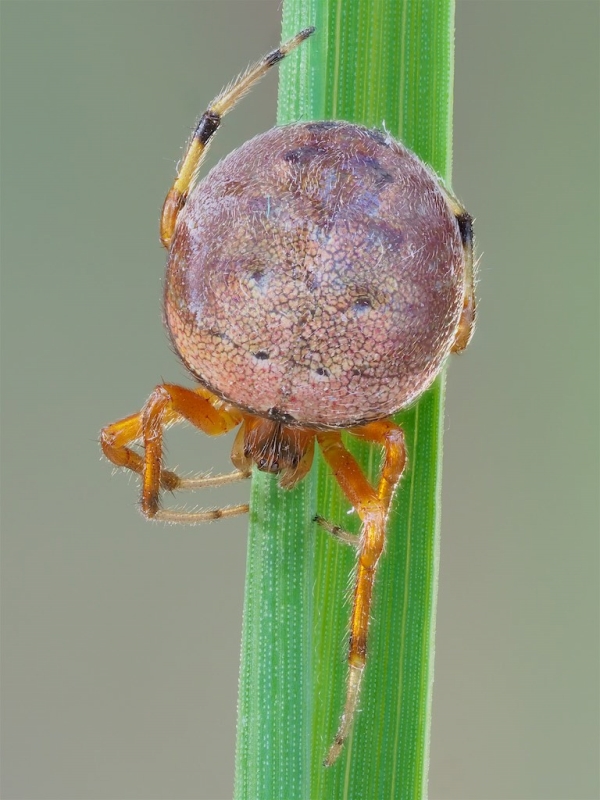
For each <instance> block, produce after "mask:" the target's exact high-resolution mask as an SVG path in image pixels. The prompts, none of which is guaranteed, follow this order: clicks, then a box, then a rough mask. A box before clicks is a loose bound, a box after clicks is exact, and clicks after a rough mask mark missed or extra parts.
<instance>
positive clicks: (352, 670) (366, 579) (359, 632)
mask: <svg viewBox="0 0 600 800" xmlns="http://www.w3.org/2000/svg"><path fill="white" fill-rule="evenodd" d="M351 433H353V434H354V435H355V436H358V437H359V438H361V439H364V440H365V441H368V442H373V443H375V444H379V445H381V446H382V447H383V448H384V459H383V465H382V468H381V474H380V476H379V481H378V483H377V488H376V489H374V488H373V487H372V486H371V485H370V483H369V482H368V481H367V479H366V478H365V476H364V475H363V473H362V471H361V469H360V467H359V465H358V463H357V462H356V461H355V459H354V458H353V457H352V456H351V455H350V453H349V452H348V451H347V450H346V448H345V447H344V445H343V443H342V440H341V436H340V434H339V433H338V432H331V433H329V432H328V433H323V434H318V436H317V440H318V442H319V445H320V447H321V450H322V452H323V456H324V458H325V460H326V462H327V463H328V464H329V466H330V468H331V470H332V472H333V474H334V476H335V479H336V480H337V482H338V483H339V485H340V487H341V489H342V491H343V492H344V494H345V495H346V497H347V498H348V500H349V501H350V502H351V503H352V505H353V506H354V508H355V509H356V511H357V513H358V515H359V516H360V518H361V520H362V523H363V525H362V531H361V536H360V542H359V546H358V565H357V570H356V576H355V580H354V603H353V607H352V616H351V618H350V645H349V651H348V679H347V685H346V701H345V704H344V711H343V713H342V717H341V720H340V725H339V728H338V731H337V733H336V736H335V739H334V741H333V744H332V745H331V748H330V750H329V753H328V754H327V757H326V759H325V766H331V764H333V763H334V761H335V760H336V759H337V757H338V756H339V754H340V752H341V750H342V747H343V745H344V742H345V741H346V739H347V738H348V735H349V733H350V730H351V728H352V722H353V719H354V715H355V712H356V707H357V704H358V697H359V693H360V685H361V680H362V674H363V670H364V667H365V662H366V655H367V632H368V627H369V618H370V614H371V601H372V591H373V583H374V581H375V575H376V572H377V565H378V562H379V557H380V556H381V553H382V552H383V548H384V544H385V531H386V525H387V518H388V514H389V509H390V504H391V501H392V497H393V495H394V491H395V489H396V486H397V485H398V482H399V480H400V478H401V476H402V473H403V471H404V467H405V464H406V448H405V444H404V433H403V432H402V429H401V428H400V427H399V426H398V425H396V424H394V423H393V422H390V421H387V420H380V421H377V422H371V423H368V424H367V425H364V426H362V427H360V428H353V429H352V430H351Z"/></svg>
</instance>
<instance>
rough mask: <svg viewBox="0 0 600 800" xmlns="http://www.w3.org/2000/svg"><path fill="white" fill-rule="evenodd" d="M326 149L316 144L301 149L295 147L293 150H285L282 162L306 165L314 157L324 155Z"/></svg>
mask: <svg viewBox="0 0 600 800" xmlns="http://www.w3.org/2000/svg"><path fill="white" fill-rule="evenodd" d="M326 150H327V148H325V147H322V146H320V145H318V144H306V145H303V146H302V147H296V148H294V149H293V150H287V151H286V152H285V153H284V154H283V160H284V161H287V162H288V163H289V164H307V163H309V162H310V161H312V160H313V159H314V158H315V157H316V156H319V155H322V154H323V153H325V152H326Z"/></svg>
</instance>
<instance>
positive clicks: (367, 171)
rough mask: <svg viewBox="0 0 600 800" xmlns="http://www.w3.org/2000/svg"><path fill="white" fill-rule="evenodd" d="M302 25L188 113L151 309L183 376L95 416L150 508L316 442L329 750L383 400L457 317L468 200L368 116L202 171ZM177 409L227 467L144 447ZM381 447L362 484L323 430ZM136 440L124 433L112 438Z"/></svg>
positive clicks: (285, 132) (250, 149) (384, 482)
mask: <svg viewBox="0 0 600 800" xmlns="http://www.w3.org/2000/svg"><path fill="white" fill-rule="evenodd" d="M313 31H314V28H307V29H306V30H303V31H301V32H300V33H299V34H298V35H297V36H295V37H294V38H293V39H291V40H290V41H289V42H287V43H285V44H282V45H281V47H279V48H278V49H277V50H274V51H273V52H272V53H269V54H268V55H267V56H265V57H264V58H263V59H262V60H261V61H259V62H258V63H257V64H255V65H254V66H252V67H251V68H249V69H248V70H247V71H246V72H245V73H244V74H243V75H241V76H240V77H239V78H238V79H237V80H236V81H234V83H232V84H231V85H230V86H229V87H227V88H226V89H225V90H224V91H223V92H222V93H221V94H220V95H219V96H218V97H217V98H216V99H215V100H214V101H213V102H212V103H211V104H210V106H209V107H208V109H207V110H206V111H205V112H204V114H203V115H202V117H201V119H200V121H199V123H198V125H197V127H196V128H195V131H194V134H193V136H192V139H191V141H190V144H189V146H188V150H187V153H186V156H185V158H184V160H183V162H182V164H181V167H180V169H179V174H178V176H177V179H176V181H175V183H174V184H173V187H172V189H171V190H170V191H169V193H168V195H167V198H166V201H165V204H164V207H163V212H162V219H161V228H160V238H161V241H162V243H163V245H164V246H165V247H166V248H167V250H168V251H169V258H168V265H167V277H166V284H165V318H166V324H167V327H168V329H169V333H170V336H171V339H172V342H173V345H174V347H175V350H176V351H177V353H178V354H179V356H180V358H181V360H182V361H183V363H184V364H185V366H186V367H187V369H188V370H189V372H190V373H191V374H192V375H193V377H194V378H195V379H196V380H197V381H198V382H199V384H200V386H198V387H196V388H194V389H185V388H183V387H181V386H174V385H172V384H161V385H160V386H157V388H156V389H155V390H154V391H153V392H152V394H151V395H150V398H149V399H148V401H147V403H146V405H145V406H144V408H143V409H142V411H140V412H139V413H138V414H134V415H132V416H130V417H126V418H125V419H122V420H120V421H119V422H115V423H113V424H112V425H108V426H107V427H106V428H104V430H103V431H102V434H101V442H102V449H103V451H104V453H105V455H106V456H107V457H108V458H109V459H110V460H111V461H112V462H113V463H114V464H116V465H117V466H120V467H127V468H128V469H131V470H133V471H134V472H137V473H139V474H140V475H141V476H142V498H141V509H142V512H143V513H144V514H145V515H146V516H147V517H152V518H154V519H159V520H164V521H166V522H184V523H186V522H187V523H195V522H204V521H208V520H213V519H218V518H220V517H224V516H230V515H235V514H243V513H244V512H246V511H247V510H248V506H247V505H239V506H233V507H229V508H225V509H216V510H213V511H201V512H198V513H191V512H190V513H187V512H185V511H175V510H168V509H164V508H161V506H160V502H159V496H160V491H161V489H169V490H174V489H197V488H201V487H204V486H209V485H218V484H224V483H227V482H230V481H236V480H239V479H242V478H245V477H247V476H248V475H249V473H250V469H251V467H252V466H253V465H256V466H257V467H258V469H260V470H263V471H266V472H271V473H274V474H277V475H279V483H280V485H281V486H282V487H283V488H286V489H287V488H290V487H292V486H294V485H295V484H297V483H298V481H300V480H302V478H304V476H305V475H306V474H307V473H308V471H309V469H310V467H311V463H312V460H313V453H314V448H315V443H316V444H317V445H318V446H319V447H320V449H321V452H322V454H323V457H324V459H325V461H326V463H327V464H328V465H329V467H330V468H331V470H332V472H333V474H334V476H335V478H336V480H337V482H338V484H339V486H340V488H341V490H342V492H343V493H344V495H345V496H346V497H347V499H348V500H349V501H350V504H351V505H352V506H353V508H354V509H355V510H356V513H357V514H358V515H359V517H360V519H361V522H362V530H361V534H360V536H358V537H355V538H354V537H351V536H350V534H346V533H345V532H343V531H341V530H340V529H339V528H338V527H337V526H335V525H332V524H330V523H327V522H325V521H324V520H322V519H321V518H320V517H317V518H316V519H317V521H318V522H320V524H322V525H323V527H324V528H325V529H326V530H328V531H329V532H330V533H331V534H333V535H334V536H336V537H337V538H339V539H342V540H344V541H346V542H348V541H350V542H351V543H352V544H353V545H354V546H355V547H356V550H357V553H358V564H357V570H356V576H355V580H354V603H353V608H352V616H351V621H350V645H349V655H348V681H347V690H346V700H345V706H344V710H343V713H342V717H341V722H340V726H339V730H338V733H337V735H336V737H335V740H334V743H333V745H332V746H331V749H330V751H329V754H328V756H327V759H326V762H325V763H326V764H332V763H333V762H334V761H335V759H336V758H337V756H338V755H339V753H340V751H341V749H342V746H343V744H344V741H345V739H346V738H347V736H348V733H349V731H350V728H351V725H352V720H353V717H354V714H355V710H356V706H357V701H358V696H359V690H360V683H361V677H362V674H363V669H364V666H365V660H366V650H367V630H368V626H369V616H370V607H371V592H372V587H373V582H374V579H375V574H376V570H377V563H378V561H379V557H380V555H381V553H382V551H383V546H384V541H385V533H386V523H387V518H388V511H389V508H390V503H391V500H392V497H393V494H394V491H395V489H396V486H397V485H398V482H399V480H400V478H401V476H402V472H403V470H404V466H405V463H406V452H405V446H404V435H403V433H402V430H401V428H400V427H399V426H398V425H397V424H395V423H394V422H392V421H391V420H390V419H389V418H390V416H391V415H392V414H393V413H394V412H396V411H398V410H399V409H401V408H404V407H406V406H408V405H409V404H410V403H412V402H413V401H414V400H415V399H416V398H417V397H419V395H420V394H421V393H422V392H423V391H424V390H425V389H426V388H427V387H428V386H429V385H430V384H431V383H432V381H433V380H434V378H435V377H436V375H437V374H438V373H439V371H440V369H441V368H442V365H443V364H444V362H445V360H446V357H447V356H448V354H449V353H451V352H458V351H460V350H463V349H464V348H465V347H466V345H467V343H468V342H469V339H470V337H471V333H472V330H473V323H474V316H475V297H474V291H473V236H472V220H471V217H470V216H469V214H467V212H466V211H465V210H464V209H463V208H462V206H461V205H460V204H459V203H458V201H457V200H456V199H455V198H454V197H452V196H451V195H450V194H449V193H448V192H447V191H446V189H444V188H443V187H442V186H441V184H440V182H439V180H438V178H437V177H436V175H435V174H434V173H433V172H432V171H431V170H430V169H429V168H428V167H427V166H426V165H425V164H424V163H423V162H422V161H420V160H419V159H418V158H417V156H415V155H414V154H413V153H412V152H410V151H409V150H407V149H406V148H405V147H404V146H403V145H402V144H400V143H399V142H397V141H394V140H393V139H392V138H391V137H390V136H389V135H388V134H386V133H382V132H381V131H379V130H369V129H367V128H364V127H361V126H359V125H354V124H351V123H348V122H333V121H329V122H303V123H299V124H295V125H288V126H286V127H280V128H273V129H272V130H270V131H267V132H266V133H263V134H261V135H259V136H256V137H255V138H254V139H252V140H251V141H249V142H246V144H244V145H243V146H242V147H240V148H239V150H236V151H235V152H233V153H231V154H230V155H228V156H227V157H226V158H225V159H223V161H221V162H220V163H219V164H218V165H217V166H216V167H215V168H214V169H213V170H212V171H211V172H210V173H209V174H208V176H207V177H206V178H204V179H203V180H202V181H200V182H198V183H196V176H197V175H198V172H199V169H200V166H201V164H202V161H203V159H204V156H205V155H206V151H207V148H208V145H209V144H210V141H211V139H212V136H213V134H214V133H215V131H216V130H217V128H218V127H219V124H220V122H221V119H222V117H223V116H224V115H225V114H226V113H227V112H228V111H229V110H230V109H231V108H232V107H233V106H234V105H235V103H236V102H237V101H238V100H239V99H240V98H241V97H242V96H243V95H244V94H245V93H246V92H247V91H248V89H249V88H250V87H251V86H252V84H253V83H255V82H256V81H257V80H258V79H259V78H260V77H261V76H262V75H264V74H265V72H267V70H268V69H269V68H270V67H272V66H273V65H275V64H277V63H278V62H279V61H281V60H282V59H283V58H284V57H285V56H286V55H288V53H290V52H291V51H292V50H293V49H294V48H295V47H297V46H298V45H299V44H300V43H301V42H303V41H304V40H305V39H306V38H308V37H309V36H310V35H311V34H312V33H313ZM181 420H187V421H188V422H191V423H192V424H193V425H195V426H196V427H198V428H200V430H202V431H203V432H204V433H207V434H210V435H213V436H216V435H219V434H221V433H225V432H226V431H229V430H231V429H232V428H235V427H237V426H239V431H238V434H237V437H236V439H235V443H234V446H233V452H232V454H231V458H232V461H233V463H234V465H235V467H236V471H234V472H232V473H230V474H228V475H219V476H216V477H212V478H206V477H199V478H194V479H183V478H180V477H178V476H177V475H176V474H175V473H174V472H171V471H169V470H166V469H164V467H163V463H162V461H163V444H162V441H163V431H164V429H165V427H166V426H167V425H169V424H171V423H174V422H178V421H181ZM342 430H345V431H348V432H349V433H351V434H352V435H354V436H357V437H358V438H360V439H362V440H364V441H367V442H372V443H373V444H377V445H379V446H381V447H382V448H383V451H384V458H383V465H382V468H381V474H380V476H379V480H378V483H377V485H376V486H375V487H373V486H371V485H370V483H369V482H368V481H367V479H366V478H365V476H364V475H363V473H362V471H361V469H360V467H359V466H358V464H357V462H356V461H355V460H354V458H353V457H352V456H351V455H350V453H349V452H348V450H347V449H346V448H345V447H344V445H343V443H342V438H341V431H342ZM137 440H140V441H141V442H142V443H143V445H142V451H141V452H137V451H136V450H134V449H132V447H131V445H132V444H133V443H134V442H136V441H137Z"/></svg>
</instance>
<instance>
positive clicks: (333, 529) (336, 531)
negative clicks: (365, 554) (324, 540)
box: [313, 514, 360, 547]
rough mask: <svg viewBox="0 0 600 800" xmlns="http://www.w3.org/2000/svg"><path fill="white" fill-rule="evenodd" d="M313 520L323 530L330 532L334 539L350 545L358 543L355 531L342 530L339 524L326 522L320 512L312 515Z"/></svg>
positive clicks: (358, 538)
mask: <svg viewBox="0 0 600 800" xmlns="http://www.w3.org/2000/svg"><path fill="white" fill-rule="evenodd" d="M313 522H316V523H317V525H320V526H321V528H323V530H324V531H327V533H329V534H331V536H333V538H334V539H337V540H338V541H339V542H343V543H344V544H349V545H352V547H358V546H359V545H360V536H357V534H355V533H350V531H347V530H344V528H340V526H339V525H333V524H332V523H331V522H328V521H327V520H326V519H324V518H323V517H322V516H321V515H320V514H316V515H315V516H314V517H313Z"/></svg>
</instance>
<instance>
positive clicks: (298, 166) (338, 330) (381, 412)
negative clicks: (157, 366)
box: [165, 122, 465, 427]
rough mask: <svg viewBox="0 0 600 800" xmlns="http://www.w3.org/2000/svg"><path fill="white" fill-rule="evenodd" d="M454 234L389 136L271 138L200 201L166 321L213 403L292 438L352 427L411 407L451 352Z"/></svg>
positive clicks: (201, 188)
mask: <svg viewBox="0 0 600 800" xmlns="http://www.w3.org/2000/svg"><path fill="white" fill-rule="evenodd" d="M464 271H465V267H464V254H463V247H462V242H461V236H460V231H459V227H458V224H457V221H456V218H455V216H454V214H453V213H452V211H451V209H450V208H449V206H448V204H447V202H446V199H445V196H444V193H443V191H442V190H441V189H440V187H439V185H438V182H437V179H436V177H435V175H433V173H431V171H430V170H429V169H428V168H427V167H426V166H425V165H424V164H423V163H422V162H421V161H420V160H419V159H418V158H417V157H416V156H415V155H414V154H412V153H411V152H410V151H408V150H407V149H406V148H404V147H403V146H402V145H401V144H399V143H398V142H395V141H393V140H392V139H391V138H390V137H386V136H384V134H382V133H381V132H379V131H370V130H367V129H365V128H362V127H359V126H357V125H353V124H351V123H347V122H336V123H332V122H314V123H303V124H297V125H291V126H287V127H281V128H274V129H272V130H270V131H267V132H266V133H263V134H261V135H259V136H257V137H255V138H254V139H252V140H251V141H249V142H247V143H246V144H244V145H243V146H242V147H241V148H239V149H238V150H236V151H235V152H233V153H231V154H230V155H229V156H227V157H226V158H225V159H224V160H223V161H221V162H220V163H219V164H218V165H217V166H216V167H215V168H214V169H213V170H212V171H211V172H210V173H209V174H208V175H207V177H206V178H204V179H203V180H202V181H201V182H199V183H198V185H197V186H196V187H195V188H194V190H193V192H192V193H191V194H190V196H189V198H188V200H187V203H186V205H185V206H184V208H183V209H182V211H181V213H180V215H179V218H178V221H177V228H176V231H175V236H174V238H173V242H172V245H171V249H170V256H169V263H168V271H167V282H166V287H165V316H166V321H167V325H168V328H169V331H170V334H171V338H172V341H173V343H174V346H175V348H176V350H177V352H178V353H179V354H180V356H181V358H182V360H183V362H184V363H185V365H186V366H187V367H188V369H189V370H190V371H191V372H192V373H193V374H194V375H195V376H196V377H197V378H198V380H200V381H201V382H202V383H203V384H205V385H206V386H207V387H208V388H209V389H210V390H211V391H213V392H214V393H216V394H217V395H219V396H221V397H223V398H225V399H226V400H228V401H229V402H231V403H233V404H235V405H237V406H239V407H240V408H242V409H245V410H247V411H249V412H251V413H253V414H257V415H259V416H266V417H273V418H279V419H283V420H285V421H286V422H287V423H288V424H292V425H293V424H294V422H297V423H298V424H300V425H308V426H312V425H314V426H323V427H330V426H331V427H348V426H349V425H352V424H357V423H359V422H365V421H368V420H373V419H380V418H383V417H386V416H388V415H390V414H391V413H393V412H394V411H396V410H398V409H399V408H402V407H404V406H406V405H408V404H409V403H410V402H411V401H412V400H414V399H416V398H417V397H418V396H419V394H421V392H422V391H423V390H424V389H425V388H427V386H428V385H429V384H430V383H431V382H432V381H433V379H434V378H435V376H436V375H437V374H438V372H439V370H440V369H441V366H442V364H443V362H444V360H445V358H446V356H447V355H448V353H449V352H450V348H451V346H452V343H453V341H454V338H455V335H456V329H457V325H458V321H459V318H460V314H461V309H462V305H463V297H464V292H465V286H464V282H465V275H464Z"/></svg>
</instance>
